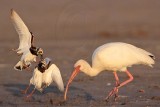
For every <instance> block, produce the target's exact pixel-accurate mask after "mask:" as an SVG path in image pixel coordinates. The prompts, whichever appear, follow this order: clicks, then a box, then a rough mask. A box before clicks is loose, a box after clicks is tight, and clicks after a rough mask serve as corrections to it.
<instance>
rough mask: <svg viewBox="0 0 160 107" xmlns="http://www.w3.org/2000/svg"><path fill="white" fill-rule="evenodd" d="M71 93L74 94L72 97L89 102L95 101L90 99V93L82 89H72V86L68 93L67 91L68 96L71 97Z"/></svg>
mask: <svg viewBox="0 0 160 107" xmlns="http://www.w3.org/2000/svg"><path fill="white" fill-rule="evenodd" d="M75 91H76V92H78V93H79V94H77V95H76V92H75ZM69 93H70V94H69ZM71 93H73V94H74V97H75V96H76V97H82V98H84V99H85V100H86V101H91V100H93V101H95V99H94V98H93V97H92V95H91V94H90V93H88V92H86V91H85V90H84V89H81V88H77V87H74V86H70V88H69V91H68V95H71ZM72 97H73V96H72Z"/></svg>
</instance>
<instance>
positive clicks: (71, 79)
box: [64, 66, 80, 100]
mask: <svg viewBox="0 0 160 107" xmlns="http://www.w3.org/2000/svg"><path fill="white" fill-rule="evenodd" d="M79 71H80V66H77V67H76V68H75V70H74V71H73V73H72V75H71V76H70V78H69V80H68V83H67V86H66V90H65V93H64V100H66V99H67V91H68V87H69V84H70V83H71V82H72V81H73V79H74V78H75V77H76V75H77V74H78V73H79Z"/></svg>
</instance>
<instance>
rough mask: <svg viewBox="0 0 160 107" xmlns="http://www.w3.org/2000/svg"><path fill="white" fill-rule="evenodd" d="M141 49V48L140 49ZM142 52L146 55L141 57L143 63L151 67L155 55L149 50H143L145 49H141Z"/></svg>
mask: <svg viewBox="0 0 160 107" xmlns="http://www.w3.org/2000/svg"><path fill="white" fill-rule="evenodd" d="M141 51H142V50H141ZM143 53H144V54H145V55H147V57H145V56H144V57H143V58H142V59H143V62H144V63H145V64H147V65H149V66H150V67H153V66H152V65H153V64H155V61H154V60H155V56H154V55H153V54H151V53H149V52H147V51H145V50H143Z"/></svg>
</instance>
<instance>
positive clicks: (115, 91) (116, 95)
mask: <svg viewBox="0 0 160 107" xmlns="http://www.w3.org/2000/svg"><path fill="white" fill-rule="evenodd" d="M113 95H114V101H116V100H117V98H118V88H117V87H115V88H113V89H112V90H111V92H110V93H109V95H108V96H107V97H106V98H105V101H108V100H109V98H110V97H112V96H113Z"/></svg>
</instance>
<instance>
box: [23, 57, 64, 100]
mask: <svg viewBox="0 0 160 107" xmlns="http://www.w3.org/2000/svg"><path fill="white" fill-rule="evenodd" d="M53 81H54V82H55V83H56V85H57V87H58V89H59V90H60V91H64V84H63V80H62V77H61V73H60V70H59V69H58V67H57V66H56V65H55V64H51V59H49V58H45V59H42V60H41V61H40V62H39V64H38V66H37V67H35V69H34V72H33V76H32V78H31V79H30V84H29V85H28V87H27V88H26V89H25V90H22V91H21V92H22V93H23V94H26V93H27V91H28V89H29V87H30V86H31V84H32V85H34V86H35V88H34V89H33V91H32V92H31V93H30V94H29V95H28V96H27V98H29V97H31V96H32V95H33V93H34V92H35V90H36V89H37V90H38V91H40V92H42V91H43V89H44V88H46V87H48V86H49V85H50V84H51V83H52V82H53Z"/></svg>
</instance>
